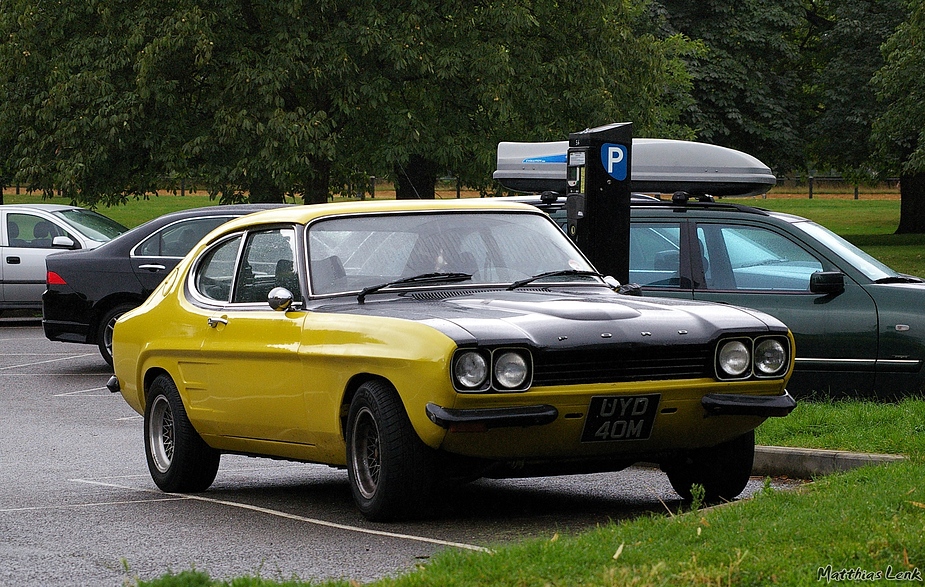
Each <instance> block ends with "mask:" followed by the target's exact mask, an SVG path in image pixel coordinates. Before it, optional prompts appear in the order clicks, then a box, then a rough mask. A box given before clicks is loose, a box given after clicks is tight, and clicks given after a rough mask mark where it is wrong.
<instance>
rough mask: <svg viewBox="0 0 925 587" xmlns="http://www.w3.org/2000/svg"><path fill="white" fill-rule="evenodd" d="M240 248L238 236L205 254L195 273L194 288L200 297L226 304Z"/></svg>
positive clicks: (229, 296) (229, 297)
mask: <svg viewBox="0 0 925 587" xmlns="http://www.w3.org/2000/svg"><path fill="white" fill-rule="evenodd" d="M240 248H241V237H240V236H239V237H235V238H233V239H231V240H228V241H225V242H224V243H222V244H220V245H219V246H217V247H215V248H214V249H212V250H211V251H209V252H207V253H206V254H205V256H204V257H203V259H202V262H201V264H200V265H199V269H198V271H197V272H196V281H195V287H196V291H197V292H199V294H200V295H202V296H205V297H206V298H208V299H210V300H215V301H217V302H227V301H228V300H229V299H231V284H232V281H233V278H234V267H235V261H236V260H237V258H238V249H240Z"/></svg>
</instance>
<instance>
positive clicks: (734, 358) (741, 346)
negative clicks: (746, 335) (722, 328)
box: [716, 339, 752, 379]
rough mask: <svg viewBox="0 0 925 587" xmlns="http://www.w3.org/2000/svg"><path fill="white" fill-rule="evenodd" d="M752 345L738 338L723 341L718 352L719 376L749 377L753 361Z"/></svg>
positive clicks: (727, 377)
mask: <svg viewBox="0 0 925 587" xmlns="http://www.w3.org/2000/svg"><path fill="white" fill-rule="evenodd" d="M748 342H749V343H750V341H748ZM750 346H751V345H750V344H746V341H743V340H738V339H734V340H727V341H724V342H721V343H720V345H719V348H718V349H717V352H716V369H717V376H718V377H719V378H720V379H738V378H742V377H748V375H749V370H750V369H751V363H752V357H751V350H750Z"/></svg>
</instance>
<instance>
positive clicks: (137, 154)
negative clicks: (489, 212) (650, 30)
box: [0, 0, 688, 204]
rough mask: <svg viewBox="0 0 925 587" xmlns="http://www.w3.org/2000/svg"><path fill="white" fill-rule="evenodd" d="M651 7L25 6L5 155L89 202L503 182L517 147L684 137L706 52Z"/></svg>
mask: <svg viewBox="0 0 925 587" xmlns="http://www.w3.org/2000/svg"><path fill="white" fill-rule="evenodd" d="M640 2H641V0H576V2H573V3H570V4H569V6H568V7H567V8H563V6H562V5H561V3H559V2H558V1H556V0H536V1H530V0H509V1H505V2H493V1H489V0H482V1H476V2H472V1H469V0H467V1H465V2H464V1H462V0H455V1H448V2H447V1H437V0H409V1H407V2H399V3H382V2H375V1H373V0H355V1H352V2H349V3H346V2H337V1H336V0H318V1H315V2H310V3H309V2H303V1H302V0H273V1H271V0H231V1H216V0H171V1H167V0H139V1H135V2H127V1H124V0H123V1H116V2H113V1H105V0H69V1H67V2H65V1H63V0H61V1H57V2H43V1H39V0H6V1H5V2H4V10H3V11H2V14H0V34H2V37H0V72H2V73H0V88H2V91H3V92H4V97H5V98H6V100H5V102H4V103H3V104H2V105H0V137H5V138H7V139H10V141H9V143H8V144H9V145H10V146H9V149H8V150H7V151H3V150H2V146H0V156H4V155H6V161H8V162H10V164H11V165H10V168H11V169H13V170H15V172H16V173H17V178H18V179H19V180H20V181H22V182H23V183H27V184H29V185H30V186H32V187H34V188H38V189H42V190H45V191H46V192H49V193H51V191H52V190H58V191H60V192H61V193H62V194H64V195H65V196H66V197H69V198H71V199H72V200H75V201H80V202H84V203H89V204H93V203H96V202H98V201H106V202H114V201H121V200H124V199H126V198H129V197H138V196H143V195H146V194H150V193H152V192H153V191H154V190H155V189H156V188H162V187H170V185H171V183H172V182H174V184H175V182H179V181H181V180H183V179H186V178H188V179H190V180H194V181H196V182H198V183H199V184H201V185H204V186H206V187H207V188H208V189H209V190H210V192H212V193H213V194H215V195H217V196H220V197H221V198H222V199H223V200H226V201H233V200H239V199H243V198H244V197H246V196H249V197H250V199H251V200H257V201H262V200H268V201H277V200H280V199H281V198H282V197H283V196H284V195H286V194H291V195H298V196H301V197H302V198H304V199H305V201H307V202H318V201H325V200H326V199H327V197H328V193H329V191H331V190H332V189H333V190H337V189H339V186H344V185H347V184H348V183H350V182H351V181H352V180H355V179H356V178H357V177H362V176H365V175H368V174H374V175H377V176H385V175H390V174H391V175H394V176H395V177H396V179H399V180H401V179H402V177H403V176H405V177H408V176H411V175H414V174H418V175H421V176H422V177H423V178H424V183H425V184H426V183H427V182H429V183H430V185H429V189H430V193H432V190H433V180H434V179H436V177H437V175H438V174H440V173H446V172H451V173H454V174H456V175H457V176H458V177H460V178H461V179H462V180H463V181H464V182H465V183H466V184H467V185H472V186H476V187H480V188H483V189H488V187H489V181H490V176H491V171H492V169H493V166H494V154H495V149H496V146H497V142H498V141H500V140H523V139H544V140H545V139H560V138H564V137H565V136H566V135H567V133H568V132H570V131H574V130H580V129H581V128H584V127H586V126H590V125H593V124H598V123H603V122H612V121H619V120H632V121H633V122H634V123H635V124H636V127H637V128H639V129H641V131H643V132H650V133H660V134H665V133H668V134H672V133H673V134H683V133H684V129H683V126H681V125H678V124H677V123H676V122H675V120H676V118H677V116H676V114H677V111H678V109H680V108H681V107H682V106H683V105H684V104H685V102H684V100H685V97H686V84H687V82H688V80H687V77H686V72H685V70H684V68H683V67H682V66H681V65H680V62H679V60H678V57H679V56H680V55H682V54H684V53H685V52H686V51H687V50H688V47H687V44H686V43H685V41H684V40H683V39H681V38H678V37H672V38H668V39H665V40H659V39H657V38H656V37H654V36H653V35H651V34H646V33H645V32H644V31H642V30H640V28H639V25H640V22H641V21H640V15H641V14H642V12H641V6H642V4H641V3H640ZM576 33H577V34H576ZM11 137H12V138H11ZM4 140H5V139H4ZM3 144H4V143H3V141H2V140H0V145H3ZM409 170H410V171H411V173H409ZM422 172H423V173H422ZM418 185H420V180H418ZM421 187H422V188H423V189H425V190H426V188H427V186H426V185H423V186H421ZM415 189H416V188H415Z"/></svg>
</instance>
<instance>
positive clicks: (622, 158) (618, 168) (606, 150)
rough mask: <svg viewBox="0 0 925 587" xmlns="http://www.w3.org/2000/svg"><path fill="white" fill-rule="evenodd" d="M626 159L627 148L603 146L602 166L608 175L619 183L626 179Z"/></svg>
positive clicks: (611, 144)
mask: <svg viewBox="0 0 925 587" xmlns="http://www.w3.org/2000/svg"><path fill="white" fill-rule="evenodd" d="M626 159H627V157H626V147H624V146H623V145H616V144H614V143H604V144H603V145H601V164H602V165H603V166H604V169H605V170H606V171H607V174H608V175H609V176H610V177H612V178H614V179H616V180H617V181H623V180H624V179H626V169H627V166H626Z"/></svg>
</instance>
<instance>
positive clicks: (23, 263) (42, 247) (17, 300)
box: [0, 211, 79, 307]
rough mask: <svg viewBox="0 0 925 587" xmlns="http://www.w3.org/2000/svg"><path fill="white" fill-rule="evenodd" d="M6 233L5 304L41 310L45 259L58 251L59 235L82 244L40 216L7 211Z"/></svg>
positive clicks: (2, 272) (1, 259)
mask: <svg viewBox="0 0 925 587" xmlns="http://www.w3.org/2000/svg"><path fill="white" fill-rule="evenodd" d="M2 222H3V227H4V232H5V234H6V246H5V247H3V251H2V257H0V263H2V265H3V268H2V270H0V278H2V286H3V293H2V295H3V297H2V299H3V302H4V304H6V305H21V306H23V307H27V306H33V307H41V304H42V293H43V292H44V291H45V257H47V256H48V255H49V254H50V253H53V252H55V251H60V250H62V249H56V248H54V247H53V246H52V242H53V240H54V238H55V237H56V236H67V237H69V238H71V239H72V240H73V241H74V242H79V241H77V239H75V238H74V237H73V235H71V234H70V233H68V232H67V230H65V229H64V227H62V226H60V225H59V224H57V223H56V222H53V221H52V220H50V219H48V218H45V217H44V216H41V215H39V214H32V213H29V212H12V211H8V212H6V213H5V214H4V217H3V218H2Z"/></svg>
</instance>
